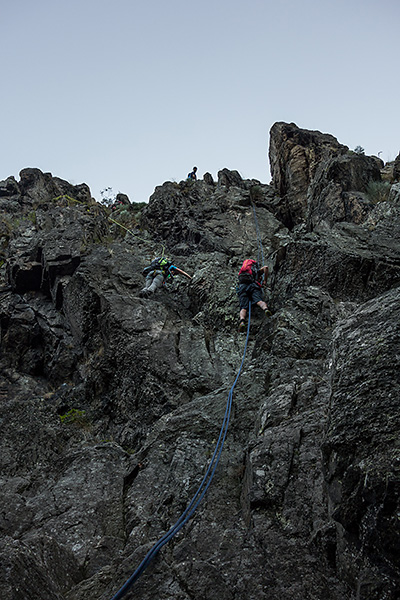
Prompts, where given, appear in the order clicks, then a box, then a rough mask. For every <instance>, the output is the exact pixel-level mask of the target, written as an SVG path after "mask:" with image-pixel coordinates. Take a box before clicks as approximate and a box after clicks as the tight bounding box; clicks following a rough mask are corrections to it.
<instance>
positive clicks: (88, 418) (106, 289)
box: [0, 123, 400, 600]
mask: <svg viewBox="0 0 400 600" xmlns="http://www.w3.org/2000/svg"><path fill="white" fill-rule="evenodd" d="M271 135H272V141H271V150H270V154H271V156H275V158H276V160H275V159H274V161H275V162H274V164H273V171H274V182H273V184H272V185H266V184H262V183H260V182H258V181H255V180H252V181H248V180H243V179H242V178H241V176H240V174H239V173H238V172H237V171H229V170H228V169H222V170H221V171H220V172H219V173H218V180H217V181H216V182H214V180H213V178H212V177H211V176H210V177H208V176H207V178H205V179H204V180H202V181H196V182H187V181H184V182H181V183H171V182H167V183H164V184H163V185H161V186H159V187H157V188H156V190H155V192H154V194H153V195H152V197H151V198H150V201H149V203H148V205H146V206H145V207H142V206H140V207H137V208H135V206H134V205H130V206H129V205H126V207H124V212H123V213H122V212H121V213H120V214H119V216H118V217H116V216H115V214H113V220H112V221H111V220H110V219H108V216H109V211H108V210H107V209H105V208H104V207H102V206H100V205H98V204H97V203H95V202H94V201H93V200H92V199H91V198H90V192H89V191H88V190H87V189H86V186H70V185H69V184H68V183H67V182H63V181H62V180H60V179H58V178H53V177H52V176H51V175H50V174H43V173H41V172H38V170H28V172H26V171H25V172H23V173H24V174H21V181H19V182H17V181H15V180H14V179H13V178H8V179H7V180H5V181H4V182H0V211H1V213H2V222H3V223H4V227H3V228H2V229H1V231H0V242H1V252H2V260H3V263H2V265H1V267H0V274H1V277H2V287H1V288H0V333H1V354H0V400H1V404H2V416H1V418H2V442H1V444H2V448H1V454H0V456H1V485H2V490H3V499H4V500H3V507H2V512H1V519H0V524H1V532H2V536H1V539H0V558H1V560H0V563H1V567H0V595H1V597H2V598H4V600H11V599H13V600H27V599H28V598H29V599H30V600H39V599H40V600H43V599H44V600H46V599H47V598H48V599H49V600H50V599H52V600H62V599H63V600H83V599H85V600H87V599H88V598H90V599H93V600H94V599H96V600H109V599H110V598H111V597H112V596H113V594H115V592H116V591H117V590H118V588H119V587H120V586H121V585H122V584H123V583H124V581H125V580H126V579H127V578H128V576H129V575H131V573H132V572H133V571H134V569H135V568H136V567H137V566H138V564H139V563H140V561H141V560H142V559H143V557H144V556H145V554H146V552H147V551H148V550H149V549H150V548H151V546H152V545H153V543H155V542H156V541H157V540H158V539H159V537H160V536H161V535H162V534H163V533H164V532H165V531H167V530H168V529H169V527H170V526H171V525H172V524H173V523H175V521H176V519H177V518H178V517H179V515H180V514H181V512H182V511H183V510H184V509H185V507H186V506H187V503H188V502H189V500H190V498H191V497H192V495H193V493H194V492H195V490H196V488H197V486H198V484H199V483H200V481H201V479H202V477H203V475H204V472H205V468H206V466H207V464H208V461H209V459H210V457H211V455H212V452H213V450H214V447H215V443H216V440H217V438H218V433H219V428H220V425H221V423H222V419H223V416H224V411H225V404H226V398H227V394H228V392H229V389H230V387H231V385H232V383H233V381H234V379H235V377H236V373H237V370H238V368H239V365H240V362H241V358H242V352H243V345H244V337H243V336H241V335H239V334H238V333H237V332H236V325H237V317H238V306H237V299H236V291H235V285H236V273H237V270H238V268H239V265H240V264H241V261H242V260H243V258H245V257H247V256H249V255H253V256H257V253H259V252H260V247H259V244H258V243H257V236H256V226H255V220H254V212H253V210H255V214H256V219H257V225H258V227H259V233H260V241H262V246H263V251H264V254H265V262H267V263H268V265H269V267H270V271H271V276H270V280H269V290H268V298H267V300H268V303H269V305H270V307H271V308H272V310H273V316H272V317H271V318H270V319H269V320H265V319H264V317H262V316H261V314H260V313H259V312H258V309H257V308H255V309H254V311H253V315H252V323H251V329H250V337H249V342H248V349H247V355H246V360H245V362H244V365H243V371H242V374H241V377H240V380H239V382H238V384H237V386H236V388H235V391H234V406H233V414H232V417H231V423H230V428H229V432H228V436H227V439H226V443H225V447H224V451H223V453H222V455H221V461H220V464H219V466H218V469H217V471H216V474H215V478H214V481H213V483H212V485H211V487H210V489H209V490H208V492H207V495H206V496H205V498H204V499H203V502H202V503H201V504H200V506H199V507H198V509H197V511H196V514H195V516H194V518H192V519H191V521H190V522H189V523H188V524H187V525H186V526H185V528H184V529H183V530H182V531H181V532H180V533H179V534H178V535H177V536H176V537H175V538H174V539H173V540H172V541H171V542H169V544H168V545H166V546H165V547H164V548H163V549H162V551H161V552H160V554H159V555H158V556H157V558H156V559H155V560H154V561H153V563H152V564H151V566H150V567H149V568H148V569H147V571H146V572H145V573H144V574H143V575H142V577H141V578H140V579H139V580H138V582H137V583H136V584H135V587H134V588H133V589H132V592H130V593H128V594H127V596H126V597H127V598H133V597H135V598H136V597H137V598H142V599H143V600H154V599H155V598H157V599H158V600H163V599H165V600H167V599H168V600H170V599H171V598H176V599H177V600H178V599H179V600H191V599H192V598H204V599H207V598H214V597H215V596H218V597H220V598H221V600H231V599H233V598H235V599H243V600H244V599H246V600H248V599H252V600H272V599H275V598H282V600H293V599H295V600H297V599H298V600H300V599H301V600H303V599H304V598H307V597H310V598H311V597H314V598H326V599H327V600H339V599H340V600H361V599H364V598H365V599H368V600H382V599H383V598H385V599H386V600H395V599H396V598H398V597H399V594H400V564H399V558H398V553H397V547H398V545H399V540H400V532H399V528H398V517H397V515H398V511H399V495H400V494H399V492H400V489H399V486H400V469H399V464H400V450H399V447H398V428H399V423H400V412H399V407H398V402H397V399H398V394H399V383H400V382H399V356H398V341H399V339H400V336H399V333H400V332H399V314H398V312H399V308H398V307H399V299H400V289H399V283H400V244H399V239H400V235H399V228H400V218H399V217H400V214H399V213H400V201H399V195H398V189H397V188H396V185H397V184H394V185H393V186H392V187H391V189H390V196H388V199H385V200H383V201H381V202H376V203H374V202H373V201H372V200H371V201H370V200H368V199H367V198H366V192H365V191H362V190H361V189H360V190H356V189H355V188H357V187H358V188H362V186H365V185H367V184H368V181H370V179H373V178H374V177H375V176H377V171H376V170H375V167H373V166H372V162H373V163H374V164H375V165H377V162H376V161H375V160H374V161H373V160H372V159H371V160H370V157H358V156H355V157H353V156H352V155H348V154H347V148H346V147H343V146H341V145H340V144H338V143H337V141H336V140H335V138H333V136H325V135H323V134H319V132H305V131H304V130H298V128H296V126H294V125H293V124H291V125H287V124H282V123H279V124H276V125H275V126H274V128H273V130H272V132H271ZM320 136H322V138H321V137H320ZM283 137H285V140H283V142H282V144H281V141H282V138H283ZM285 161H286V162H285ZM377 168H379V165H378V166H377ZM295 173H296V175H295ZM279 182H280V183H279ZM296 182H297V183H296ZM334 186H339V187H340V190H341V191H340V192H339V191H338V190H339V187H337V188H336V187H334ZM363 189H366V188H363ZM84 190H86V192H87V193H86V192H85V193H84V194H83V191H84ZM332 190H334V191H332ZM355 191H357V192H359V195H357V202H359V203H360V207H361V208H362V210H361V209H360V211H361V212H360V211H358V210H355V206H356V204H355V201H354V202H353V204H352V206H353V209H354V210H353V209H352V210H348V211H347V212H346V213H345V214H344V215H343V214H342V213H340V211H339V206H340V202H342V203H343V202H344V199H345V198H347V199H348V200H349V197H345V196H344V194H353V195H354V192H355ZM82 194H83V195H82ZM281 194H282V195H281ZM335 194H336V195H335ZM283 196H284V197H283ZM332 198H336V200H335V201H334V202H331V201H330V200H332ZM74 200H76V201H74ZM361 200H362V202H361ZM349 202H350V200H349ZM118 219H121V223H122V219H123V223H122V224H123V225H124V228H121V227H119V226H118V225H117V224H116V223H115V221H116V220H118ZM125 228H128V229H129V232H127V231H126V229H125ZM161 253H165V254H166V255H170V256H172V257H173V260H174V263H175V264H176V265H177V266H179V267H181V268H183V269H184V270H185V271H186V272H188V273H190V274H192V275H193V279H192V280H191V281H190V283H189V282H188V281H187V280H185V279H183V278H180V277H178V276H177V277H175V278H174V280H173V282H171V283H168V284H167V285H166V286H165V288H163V289H162V290H160V291H159V292H158V294H157V295H155V296H154V297H153V298H151V299H144V298H141V297H139V291H140V289H141V287H142V285H143V277H142V275H141V271H142V269H143V267H144V266H145V265H146V264H147V263H148V262H149V261H150V260H151V259H152V258H153V257H154V256H157V255H159V254H161ZM263 319H264V320H263Z"/></svg>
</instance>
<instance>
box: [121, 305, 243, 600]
mask: <svg viewBox="0 0 400 600" xmlns="http://www.w3.org/2000/svg"><path fill="white" fill-rule="evenodd" d="M250 320H251V302H250V303H249V320H248V324H247V336H246V342H245V346H244V351H243V357H242V362H241V364H240V367H239V371H238V373H237V375H236V378H235V381H234V382H233V385H232V387H231V389H230V391H229V394H228V400H227V403H226V408H225V415H224V419H223V421H222V426H221V429H220V433H219V437H218V441H217V444H216V446H215V450H214V454H213V456H212V458H211V461H210V463H209V465H208V468H207V471H206V474H205V475H204V477H203V479H202V481H201V483H200V485H199V487H198V489H197V491H196V493H195V494H194V496H193V498H192V499H191V501H190V503H189V505H188V506H187V508H186V509H185V511H184V512H183V513H182V514H181V516H180V517H179V519H178V520H177V521H176V523H175V524H174V525H173V526H172V527H171V528H170V530H169V531H168V532H167V533H165V534H164V535H163V536H162V537H161V538H160V539H159V540H158V542H156V543H155V544H154V546H153V547H152V548H151V549H150V550H149V552H148V553H147V554H146V556H145V557H144V559H143V560H142V562H141V563H140V565H139V566H138V567H137V569H136V571H135V572H134V573H133V574H132V575H131V577H130V578H129V579H128V580H127V581H126V582H125V583H124V585H123V586H122V587H121V588H120V590H119V591H118V592H117V593H116V594H115V595H114V596H113V597H112V600H120V599H121V598H123V596H125V594H126V593H127V592H128V590H129V589H130V588H131V587H132V585H133V584H134V582H135V581H136V580H137V579H138V578H139V577H140V575H141V574H142V573H143V571H144V570H145V569H146V568H147V566H148V565H149V564H150V562H151V561H152V560H153V558H154V557H155V556H156V554H157V553H158V552H159V551H160V550H161V548H162V547H163V546H164V545H165V544H166V543H167V542H169V540H171V539H172V538H173V537H174V536H175V535H176V534H177V533H178V531H180V530H181V529H182V527H183V526H184V525H185V524H186V523H187V522H188V520H189V519H190V517H191V516H192V515H193V513H194V512H195V510H196V509H197V507H198V506H199V504H200V502H201V501H202V499H203V498H204V496H205V494H206V492H207V490H208V488H209V487H210V484H211V481H212V479H213V477H214V473H215V470H216V468H217V465H218V462H219V459H220V456H221V452H222V449H223V446H224V443H225V438H226V435H227V433H228V426H229V420H230V415H231V410H232V402H233V390H234V389H235V386H236V384H237V382H238V380H239V377H240V373H241V371H242V368H243V364H244V360H245V357H246V351H247V345H248V341H249V333H250ZM207 478H208V481H207ZM206 481H207V483H206ZM203 486H204V489H202V488H203Z"/></svg>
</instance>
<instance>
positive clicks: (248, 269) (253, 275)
mask: <svg viewBox="0 0 400 600" xmlns="http://www.w3.org/2000/svg"><path fill="white" fill-rule="evenodd" d="M258 271H259V269H258V264H257V262H256V261H255V260H253V259H252V258H247V259H246V260H244V261H243V264H242V266H241V268H240V271H239V283H253V282H254V281H257V275H258Z"/></svg>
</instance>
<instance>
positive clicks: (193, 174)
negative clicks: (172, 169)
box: [187, 167, 197, 181]
mask: <svg viewBox="0 0 400 600" xmlns="http://www.w3.org/2000/svg"><path fill="white" fill-rule="evenodd" d="M196 171H197V167H193V171H191V172H190V173H188V176H187V178H188V181H196V179H197V175H196Z"/></svg>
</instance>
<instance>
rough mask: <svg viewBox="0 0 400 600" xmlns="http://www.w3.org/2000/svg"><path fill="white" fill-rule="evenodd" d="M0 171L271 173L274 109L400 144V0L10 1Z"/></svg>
mask: <svg viewBox="0 0 400 600" xmlns="http://www.w3.org/2000/svg"><path fill="white" fill-rule="evenodd" d="M0 11H1V23H2V28H1V29H2V31H1V36H0V61H1V79H2V86H1V88H2V89H1V107H2V110H1V113H0V114H1V128H0V131H1V144H0V180H1V179H5V178H6V177H8V176H10V175H14V177H16V179H19V175H18V174H19V171H20V170H21V169H23V168H25V167H38V168H40V169H41V170H42V171H45V172H51V173H52V174H53V175H54V176H58V177H61V178H63V179H67V180H68V181H70V182H71V183H74V184H78V183H82V182H85V183H87V184H88V185H89V186H90V189H91V192H92V195H93V196H94V197H95V198H96V199H98V200H99V199H100V190H102V189H104V188H106V187H111V188H113V190H114V192H118V191H120V192H124V193H126V194H128V196H129V197H130V199H131V201H143V200H146V201H147V200H148V198H149V196H150V195H151V194H152V193H153V191H154V188H155V186H157V185H161V184H162V183H163V182H164V181H180V180H182V179H185V178H186V175H187V173H188V172H189V171H190V170H191V169H192V167H193V166H194V165H196V166H197V167H198V172H199V174H200V177H202V175H203V174H204V173H205V172H206V171H208V172H210V173H211V174H212V175H213V177H214V178H215V177H216V175H217V172H218V171H219V170H220V169H222V168H224V167H228V168H229V169H237V170H238V171H239V172H240V173H241V175H242V176H243V177H245V178H255V179H259V180H260V181H262V182H264V183H269V181H270V172H269V161H268V146H269V130H270V128H271V126H272V125H273V124H274V123H275V122H276V121H286V122H295V123H296V124H297V125H298V126H299V127H303V128H306V129H317V130H319V131H322V132H324V133H331V134H332V135H334V136H335V137H337V138H338V140H339V141H340V142H341V143H343V144H346V145H347V146H349V147H350V148H354V147H355V146H357V145H361V146H363V147H364V148H365V151H366V154H378V152H382V154H381V155H380V156H381V158H382V159H383V160H384V161H388V160H393V159H394V158H395V157H396V155H397V154H398V153H399V151H400V118H399V98H400V93H399V92H400V77H399V69H398V64H399V56H400V52H399V49H400V41H399V40H400V36H399V25H400V19H399V17H400V2H399V1H398V0H330V1H328V0H274V1H271V0H241V1H239V0H202V1H201V2H200V1H199V2H193V1H192V0H68V2H67V1H65V0H35V1H32V0H0Z"/></svg>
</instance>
